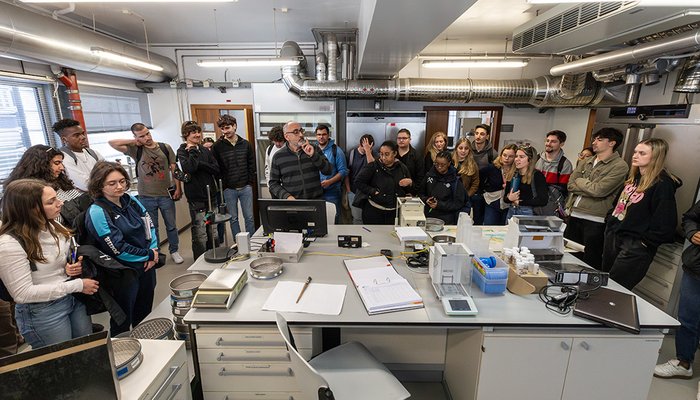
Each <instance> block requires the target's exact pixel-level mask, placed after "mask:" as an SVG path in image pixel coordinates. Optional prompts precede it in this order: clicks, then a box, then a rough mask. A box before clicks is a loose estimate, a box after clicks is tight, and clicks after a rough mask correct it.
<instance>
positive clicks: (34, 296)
mask: <svg viewBox="0 0 700 400" xmlns="http://www.w3.org/2000/svg"><path fill="white" fill-rule="evenodd" d="M62 205H63V202H62V201H61V200H59V199H58V197H57V196H56V191H55V190H54V189H52V188H51V187H50V186H47V184H46V183H45V182H43V181H40V180H37V179H19V180H16V181H14V182H12V183H10V184H9V185H7V186H6V188H5V194H4V197H3V199H2V226H0V260H2V262H1V263H0V280H2V282H3V283H4V284H5V286H6V287H7V289H8V291H9V293H10V295H11V296H12V297H13V299H14V301H15V302H16V303H17V305H16V308H15V311H16V319H17V325H18V327H19V330H20V333H21V334H22V335H23V336H24V338H25V339H26V340H27V343H29V344H30V345H31V346H32V348H38V347H42V346H47V345H50V344H54V343H59V342H62V341H66V340H70V339H72V338H76V337H80V336H84V335H87V334H89V333H91V332H92V323H91V321H90V318H89V317H88V315H87V313H86V312H85V306H84V305H83V304H82V303H80V302H79V301H78V300H77V299H75V298H74V297H73V296H72V295H71V293H78V292H82V293H85V294H88V295H91V294H94V293H95V292H97V288H98V282H97V281H95V280H92V279H74V280H69V279H70V278H69V277H79V276H80V274H81V272H82V263H81V261H80V260H77V261H76V262H74V263H71V262H70V249H69V240H70V231H69V230H68V229H66V228H65V227H64V226H63V225H61V224H59V223H58V222H56V221H55V220H54V219H55V218H56V216H58V214H59V213H60V212H61V206H62ZM20 241H21V242H22V243H23V244H24V246H22V245H21V244H20ZM30 260H31V261H30ZM67 260H68V262H67Z"/></svg>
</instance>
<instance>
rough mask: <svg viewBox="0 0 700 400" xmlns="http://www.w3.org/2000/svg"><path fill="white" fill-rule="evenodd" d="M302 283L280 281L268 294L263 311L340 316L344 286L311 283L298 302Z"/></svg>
mask: <svg viewBox="0 0 700 400" xmlns="http://www.w3.org/2000/svg"><path fill="white" fill-rule="evenodd" d="M303 288H304V282H291V281H280V282H277V286H275V289H274V290H273V291H272V293H270V296H269V297H268V298H267V301H266V302H265V304H264V305H263V308H262V309H263V310H271V311H279V312H299V313H308V314H324V315H340V311H341V310H342V309H343V300H344V299H345V289H346V286H345V285H331V284H326V283H316V282H311V283H310V284H309V287H308V288H307V289H306V290H305V291H304V295H303V296H301V299H299V302H296V300H297V298H299V293H301V291H302V289H303Z"/></svg>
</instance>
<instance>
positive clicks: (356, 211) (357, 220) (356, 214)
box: [348, 192, 362, 225]
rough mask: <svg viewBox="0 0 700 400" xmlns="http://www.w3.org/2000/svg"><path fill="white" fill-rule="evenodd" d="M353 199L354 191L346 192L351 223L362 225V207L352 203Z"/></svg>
mask: <svg viewBox="0 0 700 400" xmlns="http://www.w3.org/2000/svg"><path fill="white" fill-rule="evenodd" d="M353 201H355V193H353V192H348V204H349V205H350V213H352V223H353V224H354V225H362V209H361V208H359V207H355V206H353V205H352V202H353Z"/></svg>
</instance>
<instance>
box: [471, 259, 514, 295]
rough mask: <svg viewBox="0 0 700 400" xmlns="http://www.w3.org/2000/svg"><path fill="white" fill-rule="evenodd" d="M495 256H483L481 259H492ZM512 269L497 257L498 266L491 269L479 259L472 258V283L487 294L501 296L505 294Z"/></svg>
mask: <svg viewBox="0 0 700 400" xmlns="http://www.w3.org/2000/svg"><path fill="white" fill-rule="evenodd" d="M490 256H493V254H491V253H489V254H483V255H481V257H490ZM509 269H510V268H509V267H508V265H507V264H506V263H505V262H503V260H501V259H500V258H498V257H496V266H495V267H491V268H489V267H488V266H486V265H485V264H484V263H483V262H482V261H481V260H480V259H479V257H478V256H477V257H473V258H472V283H474V284H475V285H476V286H478V287H479V289H481V291H482V292H484V293H486V294H500V293H503V292H505V290H506V284H507V283H508V270H509Z"/></svg>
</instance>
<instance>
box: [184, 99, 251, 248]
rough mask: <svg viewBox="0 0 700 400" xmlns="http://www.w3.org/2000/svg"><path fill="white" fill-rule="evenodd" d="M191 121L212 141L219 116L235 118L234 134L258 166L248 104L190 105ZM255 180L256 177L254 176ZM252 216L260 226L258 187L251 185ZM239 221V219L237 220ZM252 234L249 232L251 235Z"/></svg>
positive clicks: (217, 132) (217, 133)
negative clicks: (242, 142) (243, 139)
mask: <svg viewBox="0 0 700 400" xmlns="http://www.w3.org/2000/svg"><path fill="white" fill-rule="evenodd" d="M191 111H192V114H191V115H192V119H193V120H195V121H197V123H199V126H201V127H202V134H203V135H204V137H207V136H209V137H212V138H213V139H214V140H216V139H218V138H219V137H220V136H221V129H219V127H218V126H216V121H217V120H218V119H219V117H220V116H222V115H225V114H230V115H232V116H234V117H235V118H236V125H237V126H238V129H237V130H236V133H237V134H238V135H239V136H241V137H243V138H245V139H246V140H247V141H248V142H249V143H250V146H251V147H252V149H253V160H254V161H253V163H254V164H255V165H258V163H257V160H255V158H256V157H257V152H256V151H255V129H254V125H253V106H252V105H250V104H192V105H191ZM255 180H257V175H256V176H255ZM253 216H254V218H255V226H256V227H257V226H260V217H259V213H258V185H257V184H255V185H253ZM239 221H240V218H239ZM253 233H254V232H250V234H251V235H252V234H253Z"/></svg>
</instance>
